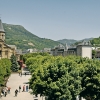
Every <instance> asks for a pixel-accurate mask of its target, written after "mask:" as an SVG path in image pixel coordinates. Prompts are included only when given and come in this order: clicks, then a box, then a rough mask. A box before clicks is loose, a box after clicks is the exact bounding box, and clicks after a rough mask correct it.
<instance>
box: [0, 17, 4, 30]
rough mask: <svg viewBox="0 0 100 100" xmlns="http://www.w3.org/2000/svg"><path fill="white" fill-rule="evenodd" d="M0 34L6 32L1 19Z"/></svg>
mask: <svg viewBox="0 0 100 100" xmlns="http://www.w3.org/2000/svg"><path fill="white" fill-rule="evenodd" d="M0 32H5V31H4V28H3V25H2V21H1V19H0Z"/></svg>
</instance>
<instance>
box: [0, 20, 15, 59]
mask: <svg viewBox="0 0 100 100" xmlns="http://www.w3.org/2000/svg"><path fill="white" fill-rule="evenodd" d="M15 49H16V48H15V47H12V46H11V45H8V44H6V43H5V31H4V28H3V24H2V21H1V19H0V59H2V58H8V59H10V57H11V55H12V54H15Z"/></svg>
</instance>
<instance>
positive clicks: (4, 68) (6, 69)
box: [0, 58, 11, 86]
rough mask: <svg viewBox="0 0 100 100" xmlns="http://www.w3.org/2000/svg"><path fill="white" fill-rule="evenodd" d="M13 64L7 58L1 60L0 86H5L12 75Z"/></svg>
mask: <svg viewBox="0 0 100 100" xmlns="http://www.w3.org/2000/svg"><path fill="white" fill-rule="evenodd" d="M10 69H11V62H10V60H9V59H7V58H3V59H1V60H0V85H1V86H2V85H4V83H5V78H6V77H8V76H9V75H10V74H11V70H10Z"/></svg>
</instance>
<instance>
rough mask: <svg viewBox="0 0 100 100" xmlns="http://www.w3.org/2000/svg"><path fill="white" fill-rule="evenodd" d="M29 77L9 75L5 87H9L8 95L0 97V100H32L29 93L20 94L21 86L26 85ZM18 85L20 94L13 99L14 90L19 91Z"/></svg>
mask: <svg viewBox="0 0 100 100" xmlns="http://www.w3.org/2000/svg"><path fill="white" fill-rule="evenodd" d="M30 77H31V76H30V75H26V76H25V75H22V76H19V74H17V73H16V74H11V76H10V77H9V81H8V82H7V87H11V92H10V94H7V96H6V97H1V98H0V99H1V100H34V98H33V95H31V94H30V93H29V92H22V89H23V85H25V86H26V85H28V84H26V83H27V82H28V80H29V78H30ZM19 85H21V92H20V93H18V95H17V97H15V89H18V90H19Z"/></svg>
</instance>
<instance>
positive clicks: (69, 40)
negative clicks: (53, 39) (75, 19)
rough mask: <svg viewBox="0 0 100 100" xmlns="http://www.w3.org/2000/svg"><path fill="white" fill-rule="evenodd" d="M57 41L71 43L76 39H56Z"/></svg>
mask: <svg viewBox="0 0 100 100" xmlns="http://www.w3.org/2000/svg"><path fill="white" fill-rule="evenodd" d="M58 42H60V43H62V44H66V43H67V45H72V44H74V43H76V42H77V40H74V39H62V40H58Z"/></svg>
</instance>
